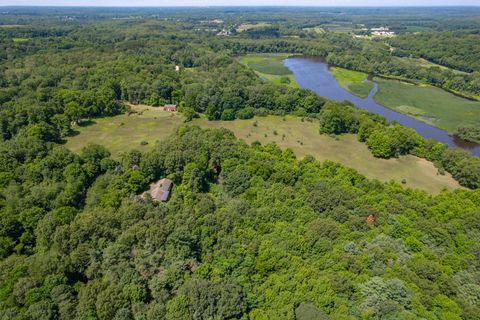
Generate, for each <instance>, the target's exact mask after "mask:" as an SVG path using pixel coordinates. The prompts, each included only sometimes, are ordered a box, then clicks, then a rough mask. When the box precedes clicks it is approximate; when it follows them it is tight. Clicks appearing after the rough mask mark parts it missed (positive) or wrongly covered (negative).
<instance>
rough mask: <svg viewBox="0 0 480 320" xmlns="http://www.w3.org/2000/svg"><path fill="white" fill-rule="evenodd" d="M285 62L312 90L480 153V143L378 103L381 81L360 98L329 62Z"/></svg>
mask: <svg viewBox="0 0 480 320" xmlns="http://www.w3.org/2000/svg"><path fill="white" fill-rule="evenodd" d="M284 63H285V66H286V67H287V68H288V69H290V70H291V71H292V72H293V75H294V76H295V80H296V81H297V83H298V85H299V86H300V87H301V88H304V89H310V90H312V91H314V92H315V93H317V94H318V95H320V96H323V97H325V98H328V99H331V100H337V101H343V100H347V101H350V102H351V103H353V104H354V105H355V106H357V107H360V108H363V109H366V110H368V111H370V112H373V113H376V114H380V115H382V116H384V117H385V118H387V119H388V120H389V121H397V122H398V123H400V124H403V125H404V126H408V127H410V128H413V129H415V130H416V131H417V132H418V133H419V134H420V135H421V136H423V137H424V138H434V139H436V140H438V141H440V142H443V143H445V144H447V145H449V146H452V147H460V148H463V149H466V150H470V151H471V152H472V153H473V154H474V155H476V156H480V145H478V144H475V143H470V142H468V141H464V140H461V139H458V138H455V137H452V136H450V135H449V134H448V133H447V132H446V131H444V130H442V129H439V128H436V127H433V126H431V125H428V124H426V123H424V122H422V121H420V120H416V119H414V118H412V117H409V116H406V115H404V114H401V113H399V112H396V111H394V110H392V109H389V108H387V107H385V106H383V105H381V104H378V103H377V102H375V100H373V97H374V96H375V93H376V92H377V90H378V84H377V83H375V84H374V88H373V89H372V91H371V92H370V94H369V95H368V97H367V98H360V97H357V96H355V95H354V94H351V93H350V92H348V91H347V90H345V89H343V88H342V87H341V86H340V85H339V84H338V83H337V81H336V79H335V77H334V76H333V75H332V74H331V73H330V71H329V70H328V65H327V64H326V63H325V62H323V61H322V60H321V59H319V58H312V57H292V58H288V59H285V61H284Z"/></svg>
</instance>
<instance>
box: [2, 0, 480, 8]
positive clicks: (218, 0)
mask: <svg viewBox="0 0 480 320" xmlns="http://www.w3.org/2000/svg"><path fill="white" fill-rule="evenodd" d="M0 5H1V6H7V5H20V6H27V5H34V6H37V5H41V6H124V7H125V6H126V7H138V6H153V7H164V6H255V5H257V6H272V5H273V6H376V7H378V6H472V5H473V6H480V0H382V1H378V0H174V1H172V0H0Z"/></svg>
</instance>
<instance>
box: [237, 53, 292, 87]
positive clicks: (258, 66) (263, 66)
mask: <svg viewBox="0 0 480 320" xmlns="http://www.w3.org/2000/svg"><path fill="white" fill-rule="evenodd" d="M290 56H292V55H291V54H287V53H279V54H255V55H246V56H243V57H241V58H240V62H241V63H243V64H245V65H246V66H248V67H249V68H251V69H252V70H254V71H255V73H256V74H257V75H258V76H259V77H260V78H264V79H266V80H268V81H271V82H273V83H275V84H283V85H289V86H292V87H298V84H297V82H296V81H295V77H294V76H293V73H292V72H291V71H290V70H289V69H288V68H287V67H285V66H284V64H283V60H285V59H286V58H288V57H290Z"/></svg>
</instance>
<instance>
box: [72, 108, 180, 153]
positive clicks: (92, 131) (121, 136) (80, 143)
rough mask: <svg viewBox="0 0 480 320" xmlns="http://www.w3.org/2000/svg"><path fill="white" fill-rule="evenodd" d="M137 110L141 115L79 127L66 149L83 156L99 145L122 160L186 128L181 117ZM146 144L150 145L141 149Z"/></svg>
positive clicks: (141, 109) (104, 120)
mask: <svg viewBox="0 0 480 320" xmlns="http://www.w3.org/2000/svg"><path fill="white" fill-rule="evenodd" d="M133 109H134V110H135V111H137V112H138V113H136V114H135V113H134V114H131V115H130V116H127V115H118V116H115V117H109V118H101V119H95V121H94V123H93V124H90V125H88V126H84V127H82V126H79V127H77V128H76V130H78V131H79V134H77V135H76V136H73V137H71V138H69V139H68V141H67V144H66V147H67V148H69V149H70V150H72V151H74V152H79V151H80V150H81V149H82V148H83V147H84V146H86V145H87V144H89V143H98V144H101V145H104V146H105V147H107V149H108V150H109V151H110V152H111V153H112V157H113V158H115V159H118V158H119V157H120V155H121V154H122V152H125V151H128V150H132V149H138V150H148V149H151V148H153V147H154V146H155V143H156V142H157V141H160V140H162V139H164V138H165V137H167V136H169V135H170V134H172V133H173V132H174V131H175V130H176V129H177V128H178V127H179V126H180V125H182V124H183V117H182V115H181V114H178V113H174V112H169V111H163V109H161V108H154V107H149V106H134V107H133ZM142 141H146V142H148V144H147V145H141V144H140V143H141V142H142Z"/></svg>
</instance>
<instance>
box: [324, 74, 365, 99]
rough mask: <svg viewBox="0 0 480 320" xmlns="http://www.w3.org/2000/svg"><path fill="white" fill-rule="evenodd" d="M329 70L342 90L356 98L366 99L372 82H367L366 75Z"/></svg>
mask: <svg viewBox="0 0 480 320" xmlns="http://www.w3.org/2000/svg"><path fill="white" fill-rule="evenodd" d="M329 70H330V72H331V73H332V74H333V75H334V77H335V79H336V80H337V82H338V84H339V85H340V86H341V87H342V88H344V89H345V90H347V91H349V92H350V93H352V94H354V95H356V96H359V97H361V98H366V97H368V94H369V93H370V91H372V89H373V82H371V81H367V77H368V75H367V74H366V73H363V72H358V71H352V70H347V69H343V68H338V67H330V68H329Z"/></svg>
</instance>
